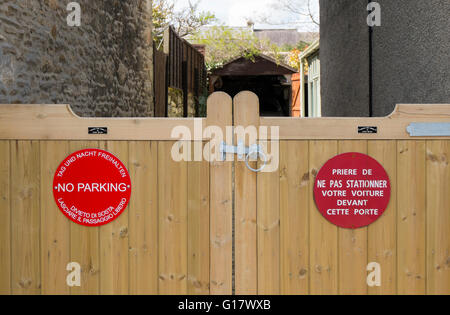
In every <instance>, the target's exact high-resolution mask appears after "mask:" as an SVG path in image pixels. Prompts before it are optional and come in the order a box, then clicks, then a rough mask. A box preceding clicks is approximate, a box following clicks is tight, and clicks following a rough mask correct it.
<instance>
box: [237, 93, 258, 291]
mask: <svg viewBox="0 0 450 315" xmlns="http://www.w3.org/2000/svg"><path fill="white" fill-rule="evenodd" d="M249 96H250V97H249ZM239 105H240V106H239ZM234 125H235V126H242V127H247V126H254V127H255V128H257V127H259V102H257V101H255V99H254V98H252V97H251V94H249V93H248V92H242V93H239V94H238V95H236V96H235V98H234ZM243 132H244V131H243ZM239 141H242V142H243V143H245V145H247V146H248V145H250V142H254V141H256V139H253V140H251V139H248V138H247V137H246V135H245V132H244V134H241V135H239V134H236V135H235V139H234V143H235V144H236V143H238V142H239ZM252 167H254V168H256V162H252ZM256 187H257V179H256V173H254V172H248V171H247V167H246V165H245V163H244V162H243V161H237V162H236V163H235V179H234V194H235V208H234V211H235V216H234V224H235V260H234V264H235V292H236V294H238V295H244V294H257V293H258V268H256V266H257V261H258V258H257V255H258V250H257V239H258V238H257V233H258V232H257V216H256V209H257V199H256V190H257V189H256Z"/></svg>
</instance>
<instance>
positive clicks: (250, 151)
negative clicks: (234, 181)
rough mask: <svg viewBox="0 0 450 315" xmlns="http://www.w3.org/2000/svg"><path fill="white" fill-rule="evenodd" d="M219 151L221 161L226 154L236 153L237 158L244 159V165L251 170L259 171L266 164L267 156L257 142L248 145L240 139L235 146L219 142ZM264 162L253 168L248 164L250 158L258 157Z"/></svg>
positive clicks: (224, 158)
mask: <svg viewBox="0 0 450 315" xmlns="http://www.w3.org/2000/svg"><path fill="white" fill-rule="evenodd" d="M220 153H221V154H222V161H225V160H226V158H227V154H237V156H238V159H239V160H243V159H244V160H245V165H246V166H247V168H248V169H249V170H250V171H252V172H256V173H259V172H261V171H262V170H263V169H264V168H265V167H266V165H267V157H266V155H265V154H264V152H263V149H262V147H261V146H260V145H258V144H253V145H251V146H250V147H246V146H244V142H243V141H242V140H240V141H239V142H238V145H237V146H233V145H227V144H226V143H225V142H222V143H221V144H220ZM258 158H260V159H261V161H262V162H263V163H264V164H263V165H262V166H261V167H260V168H258V169H254V168H252V167H251V166H250V165H249V161H250V159H258Z"/></svg>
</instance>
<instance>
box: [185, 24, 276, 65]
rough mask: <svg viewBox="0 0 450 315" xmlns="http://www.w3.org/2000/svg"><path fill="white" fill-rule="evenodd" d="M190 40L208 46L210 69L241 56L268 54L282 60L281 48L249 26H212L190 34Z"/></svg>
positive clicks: (253, 56)
mask: <svg viewBox="0 0 450 315" xmlns="http://www.w3.org/2000/svg"><path fill="white" fill-rule="evenodd" d="M189 41H190V42H192V43H195V44H202V45H205V46H206V58H205V59H206V66H207V68H208V70H209V71H212V70H214V69H217V68H221V67H222V66H223V65H224V64H226V63H227V62H229V61H232V60H233V59H236V58H239V57H245V58H247V59H250V60H254V59H255V57H257V56H259V55H261V54H266V55H269V56H271V57H273V58H275V59H276V60H277V61H278V62H281V59H282V58H281V55H280V48H279V47H278V46H277V45H275V44H272V43H270V41H268V40H261V39H259V38H257V37H256V36H255V35H254V34H253V32H252V31H251V29H249V28H240V29H239V28H231V27H227V26H212V27H208V28H207V29H203V30H200V31H199V32H197V33H196V34H194V35H192V36H190V38H189Z"/></svg>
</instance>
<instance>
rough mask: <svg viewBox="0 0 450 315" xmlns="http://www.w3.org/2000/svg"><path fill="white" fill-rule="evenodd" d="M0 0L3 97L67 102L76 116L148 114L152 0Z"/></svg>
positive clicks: (8, 101)
mask: <svg viewBox="0 0 450 315" xmlns="http://www.w3.org/2000/svg"><path fill="white" fill-rule="evenodd" d="M70 2H71V1H68V0H67V1H65V0H21V1H17V0H0V104H16V103H21V104H70V105H71V106H72V108H73V110H74V112H75V113H77V114H78V115H80V116H94V117H100V116H101V117H145V116H152V115H153V108H154V106H153V82H152V81H153V49H152V38H151V0H127V1H121V0H106V1H97V0H95V1H92V0H79V1H77V2H78V3H79V4H80V6H81V10H82V15H81V26H80V27H69V26H68V25H67V15H68V14H69V13H70V12H68V11H67V9H66V8H67V4H68V3H70Z"/></svg>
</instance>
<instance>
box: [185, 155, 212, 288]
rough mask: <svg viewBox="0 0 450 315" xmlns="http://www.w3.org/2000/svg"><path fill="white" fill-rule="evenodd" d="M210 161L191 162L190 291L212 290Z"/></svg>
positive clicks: (189, 178)
mask: <svg viewBox="0 0 450 315" xmlns="http://www.w3.org/2000/svg"><path fill="white" fill-rule="evenodd" d="M209 202H210V201H209V163H208V162H207V161H201V162H195V161H194V160H193V162H189V163H188V210H187V211H188V294H192V295H208V294H209V293H210V290H209V281H210V278H209V270H210V264H209V255H210V253H209V238H208V237H205V236H208V235H209V222H210V216H209Z"/></svg>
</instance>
